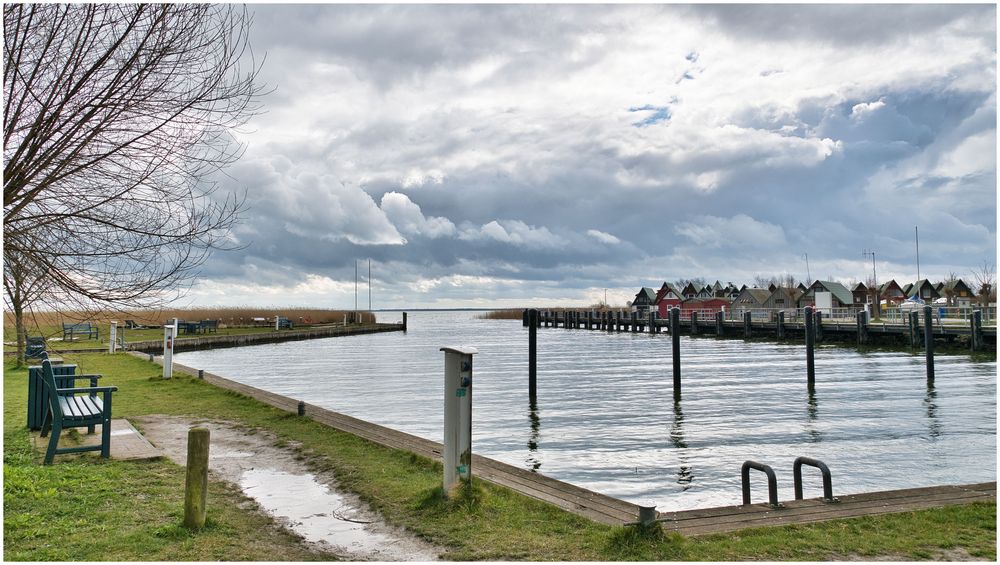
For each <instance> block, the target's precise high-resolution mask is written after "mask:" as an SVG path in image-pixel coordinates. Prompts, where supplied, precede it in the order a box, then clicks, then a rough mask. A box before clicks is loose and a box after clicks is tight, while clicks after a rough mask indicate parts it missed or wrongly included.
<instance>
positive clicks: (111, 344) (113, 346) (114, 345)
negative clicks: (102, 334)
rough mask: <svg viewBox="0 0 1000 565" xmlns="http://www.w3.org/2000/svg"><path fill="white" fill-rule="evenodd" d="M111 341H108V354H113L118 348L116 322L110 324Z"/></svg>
mask: <svg viewBox="0 0 1000 565" xmlns="http://www.w3.org/2000/svg"><path fill="white" fill-rule="evenodd" d="M110 337H111V339H110V340H108V353H114V352H115V350H116V349H117V347H118V322H111V336H110Z"/></svg>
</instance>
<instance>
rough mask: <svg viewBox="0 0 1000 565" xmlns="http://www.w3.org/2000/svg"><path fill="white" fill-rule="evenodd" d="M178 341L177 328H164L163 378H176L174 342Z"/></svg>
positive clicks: (168, 326)
mask: <svg viewBox="0 0 1000 565" xmlns="http://www.w3.org/2000/svg"><path fill="white" fill-rule="evenodd" d="M176 339H177V326H176V325H174V326H170V325H166V326H163V378H165V379H169V378H171V377H173V376H174V341H176Z"/></svg>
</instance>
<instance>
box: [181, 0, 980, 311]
mask: <svg viewBox="0 0 1000 565" xmlns="http://www.w3.org/2000/svg"><path fill="white" fill-rule="evenodd" d="M250 9H251V11H252V12H253V13H254V27H253V30H252V35H251V44H252V47H253V51H254V54H255V56H256V57H258V59H260V58H261V57H262V56H263V58H264V61H263V66H262V68H261V75H260V76H261V81H262V82H263V83H264V84H265V85H266V86H267V87H268V88H270V89H273V90H272V92H270V94H268V95H267V96H266V97H264V98H263V103H264V106H265V109H266V112H265V113H263V114H261V115H259V116H256V117H254V118H253V119H252V120H251V121H250V122H249V123H248V124H247V125H246V126H245V127H243V128H242V129H241V131H240V132H238V133H237V134H236V135H237V136H238V139H239V140H240V141H242V142H243V143H244V144H245V145H246V153H245V154H244V156H243V157H242V159H241V160H240V161H239V162H238V163H236V164H235V165H233V166H231V167H230V168H228V169H227V170H226V175H225V177H222V178H221V181H220V182H221V183H222V185H223V187H224V188H226V189H228V190H234V191H246V196H247V203H248V210H247V212H246V214H245V215H244V218H243V221H242V222H241V223H240V224H239V226H238V227H237V229H236V230H235V231H234V232H233V234H232V236H233V239H234V242H235V243H238V244H239V245H241V246H242V248H241V249H239V250H236V251H225V252H217V253H215V254H214V255H213V256H212V258H211V259H210V260H209V262H207V263H206V264H205V265H204V267H203V269H202V272H201V274H200V276H199V277H198V278H197V280H196V281H195V282H194V285H193V287H192V288H191V290H190V292H189V293H188V295H187V297H186V298H185V299H184V302H185V303H189V304H192V305H206V306H207V305H219V306H259V307H270V306H307V307H315V308H353V307H354V305H355V265H356V264H357V265H359V268H358V273H359V280H360V283H359V286H358V288H359V290H358V293H357V297H358V298H357V303H358V306H359V307H360V308H363V309H364V308H367V307H368V303H369V298H368V297H369V293H368V288H369V283H368V265H369V262H370V264H371V281H370V283H371V284H370V286H371V305H372V307H373V308H375V309H381V308H434V307H505V306H510V307H520V306H547V305H567V306H569V305H575V306H584V305H589V304H594V303H597V302H599V301H601V300H603V299H604V296H605V292H606V293H607V298H608V301H609V302H610V303H612V304H622V303H624V302H625V301H626V300H630V299H632V298H633V297H634V296H635V294H636V292H637V291H638V290H639V289H640V288H641V287H643V286H649V287H654V288H657V287H659V286H660V285H661V284H662V283H663V282H664V281H671V282H672V281H676V280H679V279H686V278H699V277H700V278H704V279H706V280H707V281H708V282H710V283H711V282H714V281H715V280H719V281H721V282H722V283H723V284H725V283H727V282H730V281H731V282H734V283H735V284H737V286H739V285H741V284H748V285H752V283H753V280H754V277H755V276H764V277H769V276H780V275H784V274H790V275H792V276H794V277H796V278H797V279H799V280H807V278H808V279H809V280H814V279H822V280H837V281H842V282H851V281H865V280H867V279H868V278H869V277H871V275H872V269H873V265H872V257H871V255H870V254H869V255H867V256H866V255H864V254H863V252H864V251H866V250H867V251H874V252H875V255H874V256H875V273H876V276H877V278H878V280H879V282H882V281H885V280H888V279H889V278H895V279H896V280H897V282H900V284H901V285H902V284H905V283H906V282H912V281H914V280H916V279H917V253H916V238H915V235H916V234H915V227H918V229H919V265H920V276H921V278H930V279H932V280H936V279H942V278H945V277H947V276H948V275H949V274H951V273H954V274H956V275H957V276H959V277H962V278H964V279H965V280H966V281H969V280H970V278H971V273H972V271H973V270H974V269H976V268H977V267H978V266H980V265H982V264H983V262H984V261H986V262H988V263H990V264H994V263H995V261H996V257H997V248H996V225H997V221H996V220H997V208H996V205H997V177H996V166H997V163H996V159H997V137H996V124H997V116H996V110H997V100H996V85H997V77H996V68H997V64H996V45H997V29H996V25H997V15H996V6H995V5H964V6H956V5H878V6H875V5H857V4H848V5H823V6H820V5H747V4H741V5H665V6H664V5H640V6H624V5H610V6H609V5H574V6H571V5H519V6H510V5H433V6H428V5H412V4H411V5H392V6H387V5H322V4H310V5H294V6H293V5H260V4H258V5H251V6H250Z"/></svg>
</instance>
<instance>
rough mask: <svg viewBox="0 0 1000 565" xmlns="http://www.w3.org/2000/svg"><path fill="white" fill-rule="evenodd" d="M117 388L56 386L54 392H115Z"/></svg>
mask: <svg viewBox="0 0 1000 565" xmlns="http://www.w3.org/2000/svg"><path fill="white" fill-rule="evenodd" d="M116 390H118V387H116V386H89V387H81V388H57V389H56V392H58V393H60V394H62V393H69V394H74V393H77V392H115V391H116Z"/></svg>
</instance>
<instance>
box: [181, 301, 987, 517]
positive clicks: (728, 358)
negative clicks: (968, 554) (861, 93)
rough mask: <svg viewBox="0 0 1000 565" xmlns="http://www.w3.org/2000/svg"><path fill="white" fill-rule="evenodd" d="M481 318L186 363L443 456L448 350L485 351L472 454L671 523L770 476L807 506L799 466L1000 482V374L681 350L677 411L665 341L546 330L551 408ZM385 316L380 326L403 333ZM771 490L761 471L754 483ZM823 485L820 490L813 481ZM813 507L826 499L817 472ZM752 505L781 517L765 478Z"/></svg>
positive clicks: (825, 357)
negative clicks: (999, 394)
mask: <svg viewBox="0 0 1000 565" xmlns="http://www.w3.org/2000/svg"><path fill="white" fill-rule="evenodd" d="M476 315H477V314H476V313H471V312H417V313H412V314H410V316H409V332H408V333H407V334H402V333H386V334H375V335H365V336H353V337H341V338H329V339H318V340H309V341H296V342H288V343H280V344H271V345H259V346H253V347H245V348H233V349H219V350H212V351H198V352H190V353H179V354H176V355H175V357H176V360H177V362H178V363H182V364H185V365H188V366H191V367H196V368H199V369H205V370H206V371H209V372H212V373H216V374H219V375H222V376H225V377H227V378H231V379H234V380H237V381H240V382H243V383H246V384H249V385H252V386H255V387H259V388H263V389H266V390H270V391H273V392H276V393H279V394H283V395H286V396H289V397H292V398H296V399H300V400H304V401H306V402H309V403H312V404H316V405H320V406H324V407H326V408H328V409H330V410H335V411H337V412H342V413H345V414H349V415H351V416H355V417H357V418H361V419H363V420H368V421H371V422H375V423H378V424H382V425H385V426H389V427H392V428H396V429H399V430H402V431H405V432H409V433H412V434H414V435H418V436H422V437H425V438H428V439H431V440H434V441H442V428H443V419H442V418H443V417H442V413H443V408H442V407H443V402H444V401H443V387H444V384H443V380H444V376H443V367H444V354H443V353H442V352H440V351H439V349H440V347H442V346H449V345H472V346H474V347H476V348H478V350H479V354H478V355H476V357H475V361H474V378H473V382H474V389H473V390H474V392H473V449H474V450H475V451H476V452H477V453H480V454H482V455H487V456H489V457H492V458H494V459H499V460H501V461H505V462H507V463H511V464H514V465H519V466H521V467H524V468H526V469H537V470H538V472H541V473H544V474H546V475H548V476H551V477H554V478H557V479H560V480H563V481H568V482H570V483H573V484H576V485H579V486H582V487H585V488H588V489H591V490H595V491H598V492H601V493H604V494H607V495H610V496H614V497H618V498H622V499H624V500H628V501H631V502H635V503H638V504H655V505H656V506H657V508H658V509H659V510H661V511H662V510H680V509H689V508H698V507H705V506H717V505H726V504H739V503H740V466H741V465H742V463H743V461H745V460H747V459H754V460H757V461H760V462H762V463H766V464H769V465H771V466H772V467H773V468H774V470H775V473H776V474H777V476H778V487H779V489H780V491H779V495H780V496H779V498H780V499H781V500H786V499H791V498H793V492H792V461H793V460H794V459H795V458H796V457H797V456H800V455H806V456H809V457H814V458H817V459H820V460H822V461H824V462H825V463H826V464H827V465H828V466H829V467H830V470H831V472H832V474H833V488H834V494H835V495H837V494H850V493H858V492H865V491H873V490H886V489H895V488H906V487H918V486H930V485H937V484H958V483H972V482H981V481H992V480H996V451H997V450H996V429H997V426H996V374H997V373H996V371H997V366H996V363H974V362H972V361H970V360H969V358H968V357H964V356H938V357H937V363H936V365H935V369H936V377H937V378H936V380H935V386H934V387H928V386H927V382H926V373H925V369H924V364H923V356H922V355H915V356H914V355H908V354H904V353H870V354H860V353H857V352H855V351H853V350H849V349H837V348H832V347H830V348H820V349H817V351H816V356H815V358H816V388H815V392H814V394H812V395H810V394H809V393H808V391H807V388H806V383H805V348H804V347H803V346H798V345H778V344H768V343H754V344H746V343H743V342H742V341H740V340H718V341H717V340H714V339H712V338H695V339H691V338H688V337H682V338H681V351H682V367H683V375H684V381H683V398H682V400H681V401H680V402H679V403H674V400H673V394H672V386H671V383H672V376H671V345H670V338H669V336H668V335H667V334H663V335H659V336H650V335H648V334H628V333H621V334H618V333H616V334H608V333H606V332H600V331H590V332H588V331H585V330H565V329H562V328H559V329H552V328H541V329H539V331H538V403H537V406H534V407H532V406H530V405H529V402H528V394H527V390H528V377H527V329H525V328H523V327H522V326H521V322H520V321H511V320H479V319H476V318H475V316H476ZM400 318H401V315H400V314H397V313H381V314H379V320H380V321H389V322H391V321H398V320H399V319H400ZM755 473H756V472H755ZM814 473H815V476H814ZM804 475H805V487H806V493H805V494H806V496H807V497H811V496H819V495H820V494H822V491H821V482H820V480H819V476H818V471H816V470H815V469H812V468H808V467H807V468H805V470H804ZM752 480H753V485H754V501H755V502H757V501H764V500H766V486H765V485H766V483H765V481H764V478H763V475H762V474H760V475H759V476H752Z"/></svg>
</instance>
